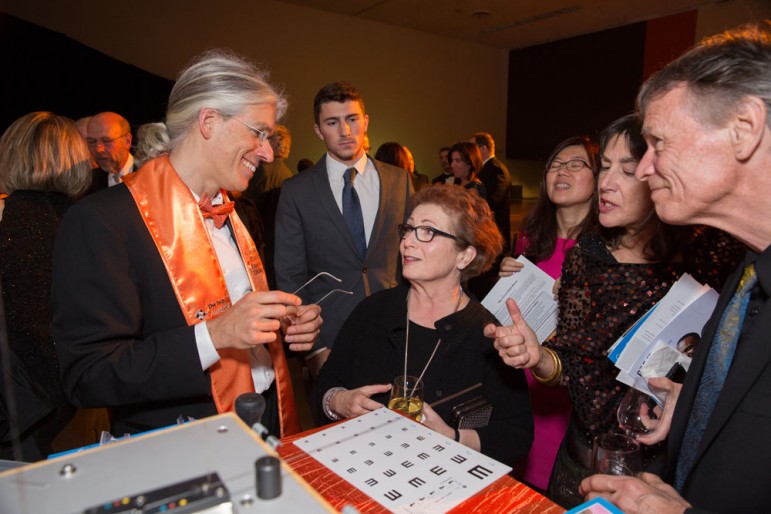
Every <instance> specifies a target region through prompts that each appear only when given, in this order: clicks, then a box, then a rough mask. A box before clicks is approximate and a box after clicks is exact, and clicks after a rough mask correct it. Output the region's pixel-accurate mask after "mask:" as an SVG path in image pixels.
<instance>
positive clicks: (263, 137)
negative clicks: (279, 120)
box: [232, 116, 270, 145]
mask: <svg viewBox="0 0 771 514" xmlns="http://www.w3.org/2000/svg"><path fill="white" fill-rule="evenodd" d="M232 118H233V119H234V120H236V121H237V122H238V123H240V124H241V125H243V126H244V127H246V128H248V129H249V130H251V131H252V134H254V137H256V138H257V140H258V141H259V143H260V144H261V145H264V144H265V143H266V142H267V141H268V139H270V134H269V133H268V131H267V130H260V129H258V128H257V127H252V126H251V125H249V124H248V123H246V122H245V121H241V120H239V119H238V118H236V117H235V116H233V117H232Z"/></svg>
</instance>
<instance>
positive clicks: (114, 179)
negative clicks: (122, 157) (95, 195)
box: [105, 154, 134, 187]
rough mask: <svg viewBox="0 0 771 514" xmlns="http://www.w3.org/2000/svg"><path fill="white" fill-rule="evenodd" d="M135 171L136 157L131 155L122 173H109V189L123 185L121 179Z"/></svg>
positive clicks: (121, 170)
mask: <svg viewBox="0 0 771 514" xmlns="http://www.w3.org/2000/svg"><path fill="white" fill-rule="evenodd" d="M133 169H134V156H133V155H131V154H129V156H128V159H126V162H125V164H123V167H122V168H121V169H120V173H107V172H105V173H107V187H112V186H117V185H118V184H120V183H121V177H125V176H126V175H128V174H129V173H131V172H132V170H133Z"/></svg>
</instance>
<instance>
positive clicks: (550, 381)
mask: <svg viewBox="0 0 771 514" xmlns="http://www.w3.org/2000/svg"><path fill="white" fill-rule="evenodd" d="M543 351H545V352H546V353H548V354H549V356H550V357H551V360H552V362H553V363H554V371H553V372H552V374H551V375H549V376H548V377H542V376H539V375H538V374H537V373H536V372H535V371H534V370H532V369H531V370H530V372H531V373H532V374H533V378H534V379H535V380H536V382H538V383H539V384H543V385H547V386H551V385H556V384H558V383H559V381H560V377H561V376H562V361H561V360H560V358H559V355H557V352H555V351H554V350H552V349H550V348H544V349H543Z"/></svg>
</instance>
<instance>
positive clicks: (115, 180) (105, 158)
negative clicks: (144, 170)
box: [86, 112, 134, 194]
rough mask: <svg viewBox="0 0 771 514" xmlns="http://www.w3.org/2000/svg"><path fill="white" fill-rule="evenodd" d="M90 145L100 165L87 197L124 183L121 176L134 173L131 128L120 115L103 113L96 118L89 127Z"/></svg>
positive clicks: (89, 122)
mask: <svg viewBox="0 0 771 514" xmlns="http://www.w3.org/2000/svg"><path fill="white" fill-rule="evenodd" d="M86 143H87V144H88V149H89V150H90V151H91V155H92V156H93V158H94V160H95V161H96V164H97V166H98V168H94V169H93V176H92V179H91V187H89V189H88V191H87V192H86V194H90V193H94V192H96V191H99V190H101V189H105V188H107V187H110V186H115V185H117V184H120V183H121V177H123V176H125V175H128V174H129V173H131V172H133V171H134V156H133V155H131V152H130V150H131V126H130V125H129V122H128V121H126V118H124V117H123V116H121V115H120V114H116V113H114V112H100V113H99V114H97V115H95V116H92V117H91V119H90V120H88V125H87V127H86Z"/></svg>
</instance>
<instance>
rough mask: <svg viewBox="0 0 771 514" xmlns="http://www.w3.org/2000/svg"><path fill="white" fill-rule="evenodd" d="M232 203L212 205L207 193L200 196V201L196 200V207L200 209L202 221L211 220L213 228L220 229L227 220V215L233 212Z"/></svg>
mask: <svg viewBox="0 0 771 514" xmlns="http://www.w3.org/2000/svg"><path fill="white" fill-rule="evenodd" d="M234 206H235V204H234V203H233V202H228V203H223V204H222V205H212V204H211V198H210V197H209V195H208V194H207V193H204V194H202V195H201V199H200V200H198V207H200V208H201V214H203V217H204V219H208V218H211V220H212V221H213V222H214V226H215V227H217V228H222V225H224V224H225V220H226V219H228V214H230V213H231V212H233V207H234Z"/></svg>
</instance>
